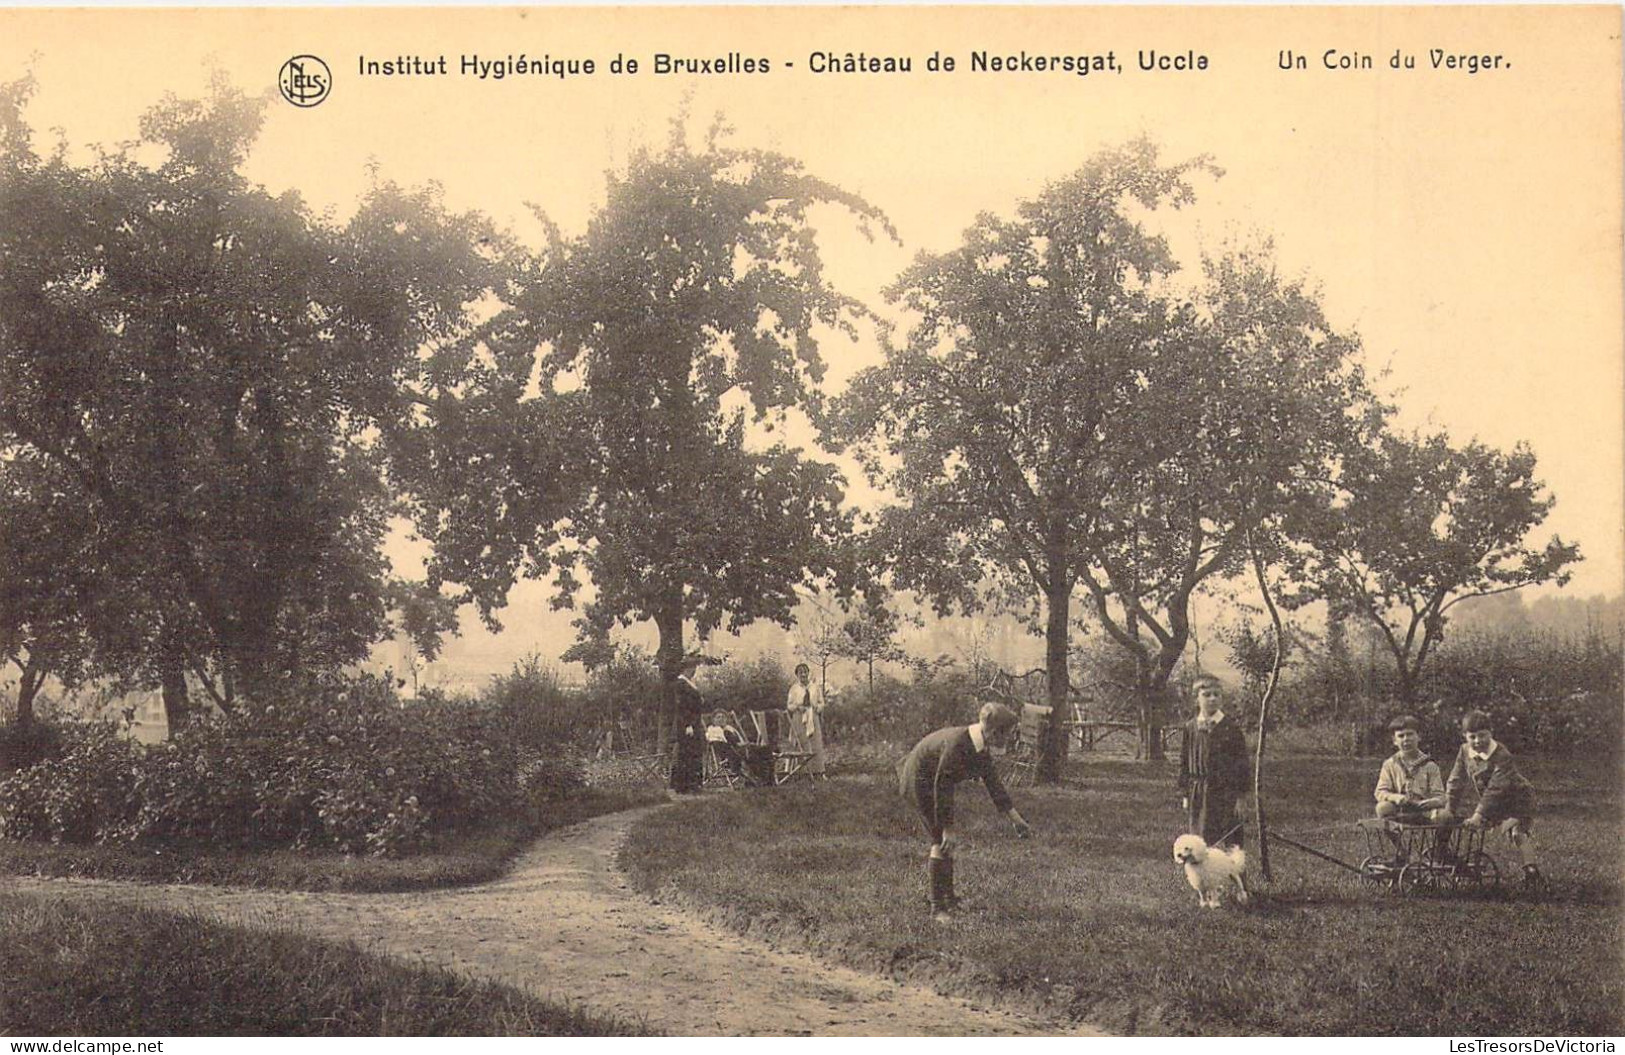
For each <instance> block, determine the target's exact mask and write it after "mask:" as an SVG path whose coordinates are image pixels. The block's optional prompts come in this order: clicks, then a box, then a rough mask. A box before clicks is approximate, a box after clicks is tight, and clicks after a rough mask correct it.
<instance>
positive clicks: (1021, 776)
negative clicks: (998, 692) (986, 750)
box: [998, 703, 1052, 788]
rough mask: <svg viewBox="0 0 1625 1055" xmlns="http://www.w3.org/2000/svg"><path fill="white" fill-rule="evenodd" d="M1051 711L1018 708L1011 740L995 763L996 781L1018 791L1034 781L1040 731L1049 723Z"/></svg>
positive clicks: (1032, 705)
mask: <svg viewBox="0 0 1625 1055" xmlns="http://www.w3.org/2000/svg"><path fill="white" fill-rule="evenodd" d="M1051 710H1052V708H1049V707H1041V706H1039V705H1038V704H1036V703H1024V704H1022V705H1021V714H1020V716H1019V719H1018V721H1017V724H1016V735H1015V738H1014V740H1012V741H1011V744H1010V749H1009V750H1008V751H1007V752H1005V755H1004V757H1003V758H1001V759H1000V760H999V762H998V770H999V778H1000V779H1001V780H1003V781H1004V783H1005V785H1006V786H1008V787H1012V788H1019V787H1022V786H1024V785H1030V784H1033V783H1034V782H1035V781H1036V780H1037V779H1038V754H1039V745H1040V744H1041V743H1042V742H1043V740H1042V737H1043V735H1044V728H1045V726H1047V725H1048V724H1049V716H1050V711H1051Z"/></svg>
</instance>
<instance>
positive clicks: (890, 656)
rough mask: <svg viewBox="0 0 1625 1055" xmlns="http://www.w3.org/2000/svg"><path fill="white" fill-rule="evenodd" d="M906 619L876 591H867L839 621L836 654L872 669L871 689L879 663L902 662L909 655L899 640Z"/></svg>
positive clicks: (873, 686)
mask: <svg viewBox="0 0 1625 1055" xmlns="http://www.w3.org/2000/svg"><path fill="white" fill-rule="evenodd" d="M902 628H903V620H902V618H901V617H900V616H898V614H897V613H896V612H895V611H893V610H892V609H891V608H890V607H888V606H887V604H886V603H885V601H884V600H883V599H881V598H879V597H877V596H875V595H874V594H872V593H871V594H867V595H866V596H865V597H864V599H863V602H862V603H861V604H859V605H857V606H856V608H855V609H854V610H853V611H852V612H851V613H850V614H849V615H847V617H846V618H845V619H843V620H841V623H840V633H839V634H838V635H837V637H836V639H835V643H834V649H835V654H836V655H838V656H845V657H847V658H849V659H852V660H854V661H856V662H858V663H861V664H863V665H864V667H865V668H866V669H867V670H868V673H869V691H870V692H874V688H875V664H876V663H901V662H903V661H904V660H906V659H907V658H908V653H907V652H905V651H904V650H903V648H902V646H900V645H899V644H898V643H897V634H898V632H899V631H900V630H902Z"/></svg>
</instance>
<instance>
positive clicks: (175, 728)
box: [158, 646, 192, 736]
mask: <svg viewBox="0 0 1625 1055" xmlns="http://www.w3.org/2000/svg"><path fill="white" fill-rule="evenodd" d="M158 664H159V670H158V677H159V681H160V683H161V684H162V686H163V694H164V723H165V724H166V725H167V726H169V735H170V736H174V735H175V734H176V733H178V732H180V731H181V730H182V729H185V728H186V725H187V723H188V722H189V721H190V720H191V717H192V707H191V701H190V700H189V699H187V693H186V665H185V664H184V663H183V662H182V661H181V657H180V655H179V653H178V652H177V651H175V649H174V648H173V647H172V646H170V647H166V648H165V649H164V653H163V655H162V656H160V657H159V660H158Z"/></svg>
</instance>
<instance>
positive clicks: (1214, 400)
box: [1080, 245, 1386, 758]
mask: <svg viewBox="0 0 1625 1055" xmlns="http://www.w3.org/2000/svg"><path fill="white" fill-rule="evenodd" d="M1192 307H1193V313H1192V315H1191V317H1190V318H1189V319H1188V320H1187V323H1186V325H1185V326H1183V327H1182V329H1181V331H1180V332H1179V333H1178V334H1177V335H1176V336H1175V337H1174V339H1171V340H1169V341H1167V342H1166V343H1165V344H1164V345H1163V346H1162V347H1160V348H1159V349H1158V350H1157V353H1158V354H1157V355H1156V356H1155V357H1154V359H1153V361H1152V362H1151V363H1150V364H1149V365H1148V368H1147V369H1146V370H1145V372H1144V373H1143V375H1142V377H1143V381H1142V384H1141V387H1140V390H1139V392H1138V393H1137V395H1136V407H1135V412H1134V413H1132V414H1128V415H1125V416H1124V417H1123V419H1122V422H1121V427H1122V429H1123V433H1122V436H1121V437H1120V442H1125V443H1127V444H1129V445H1131V446H1133V447H1134V448H1135V449H1137V450H1141V451H1145V452H1148V453H1150V454H1151V455H1152V456H1151V457H1149V458H1146V459H1144V460H1142V461H1140V462H1139V463H1137V464H1134V465H1132V466H1131V467H1129V468H1128V469H1127V470H1126V471H1125V472H1124V473H1123V474H1122V475H1121V476H1120V477H1119V479H1118V486H1116V487H1114V488H1111V489H1110V490H1108V491H1105V492H1104V493H1103V494H1102V496H1101V507H1100V509H1099V511H1098V516H1097V524H1096V529H1095V530H1094V531H1092V532H1091V533H1090V534H1089V535H1088V536H1086V538H1085V539H1084V540H1083V548H1084V550H1085V554H1084V558H1083V561H1082V563H1083V570H1082V572H1081V574H1080V580H1081V582H1082V584H1083V586H1084V588H1085V590H1086V591H1087V592H1088V594H1089V596H1090V598H1091V599H1092V600H1093V602H1094V611H1095V614H1096V615H1097V616H1098V618H1099V621H1100V623H1101V625H1102V626H1103V627H1104V628H1105V630H1106V632H1107V634H1108V636H1109V637H1110V638H1111V639H1112V640H1113V641H1115V642H1117V643H1118V644H1119V645H1121V646H1122V647H1124V648H1125V649H1127V650H1128V651H1129V653H1130V654H1131V656H1132V657H1133V659H1134V662H1135V668H1136V682H1137V695H1138V696H1139V699H1140V701H1141V715H1142V722H1143V723H1144V724H1145V725H1146V726H1147V736H1148V742H1149V743H1150V745H1151V750H1152V757H1153V758H1160V757H1161V748H1162V736H1161V726H1162V722H1163V720H1164V714H1163V712H1162V702H1163V701H1164V700H1165V699H1166V698H1167V695H1168V693H1167V688H1168V683H1169V679H1170V677H1171V675H1172V674H1173V671H1174V668H1175V666H1176V665H1177V663H1178V662H1179V660H1180V657H1181V656H1183V655H1184V652H1185V648H1186V646H1187V645H1188V644H1189V642H1190V636H1191V615H1190V613H1191V603H1192V598H1193V597H1194V596H1195V594H1196V591H1197V590H1198V588H1199V587H1201V586H1202V584H1203V583H1205V582H1209V581H1211V580H1214V579H1216V578H1226V577H1230V576H1233V575H1236V574H1239V573H1242V572H1244V571H1246V570H1247V568H1248V540H1249V539H1257V540H1259V544H1260V546H1261V547H1262V548H1263V551H1264V552H1266V553H1268V554H1271V555H1274V554H1277V553H1280V552H1282V551H1283V546H1282V545H1281V543H1280V541H1279V540H1280V539H1281V538H1282V536H1283V533H1284V532H1288V531H1290V530H1293V525H1294V524H1296V523H1297V522H1298V521H1299V520H1301V519H1302V517H1303V516H1305V515H1307V514H1306V512H1305V511H1307V510H1313V509H1315V508H1318V507H1319V505H1320V503H1322V502H1323V501H1324V495H1325V493H1326V486H1327V480H1328V479H1329V478H1330V475H1331V474H1332V472H1333V471H1334V468H1335V466H1336V465H1337V464H1338V463H1339V461H1340V459H1341V457H1342V455H1343V452H1345V451H1347V450H1348V449H1350V448H1351V447H1353V446H1356V445H1357V444H1358V442H1359V440H1360V437H1361V436H1363V435H1366V434H1367V433H1368V432H1369V431H1370V430H1371V429H1373V428H1375V427H1377V425H1378V424H1379V423H1380V422H1381V421H1382V419H1383V415H1384V414H1385V412H1386V408H1384V407H1383V406H1381V405H1380V404H1379V403H1378V402H1377V401H1376V400H1375V399H1374V398H1373V397H1372V396H1371V394H1370V393H1369V391H1368V389H1367V387H1366V384H1365V379H1364V375H1363V373H1362V371H1361V370H1360V368H1359V366H1358V364H1357V362H1356V361H1355V359H1354V353H1355V351H1356V349H1357V347H1358V345H1357V342H1356V341H1355V340H1354V339H1353V338H1352V337H1349V336H1345V335H1343V334H1339V333H1338V332H1336V331H1335V330H1334V329H1333V328H1332V327H1331V326H1330V324H1329V323H1328V322H1327V320H1326V318H1325V316H1324V314H1323V312H1322V310H1321V307H1320V304H1319V300H1318V298H1317V297H1316V296H1315V294H1314V293H1313V292H1312V291H1311V290H1310V289H1308V288H1307V287H1306V286H1305V284H1304V283H1303V282H1302V281H1292V280H1287V279H1284V278H1283V277H1282V276H1280V275H1279V274H1278V272H1277V271H1276V269H1275V268H1274V266H1273V264H1272V262H1271V253H1270V250H1269V247H1268V246H1267V245H1266V246H1264V247H1262V248H1260V249H1257V250H1244V251H1239V252H1235V253H1232V254H1229V255H1226V256H1223V257H1220V258H1217V259H1211V260H1208V261H1206V262H1205V267H1204V276H1203V281H1202V284H1201V286H1200V288H1199V289H1198V290H1197V293H1196V296H1195V299H1194V301H1193V303H1192Z"/></svg>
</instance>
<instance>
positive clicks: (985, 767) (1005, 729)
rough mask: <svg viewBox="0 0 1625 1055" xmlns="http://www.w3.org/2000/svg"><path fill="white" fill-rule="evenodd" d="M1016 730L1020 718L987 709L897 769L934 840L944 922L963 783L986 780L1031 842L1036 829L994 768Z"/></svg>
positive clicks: (934, 904)
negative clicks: (996, 754)
mask: <svg viewBox="0 0 1625 1055" xmlns="http://www.w3.org/2000/svg"><path fill="white" fill-rule="evenodd" d="M1015 727H1016V716H1015V714H1014V713H1013V712H1012V711H1011V710H1010V709H1009V708H1007V707H1003V706H1001V705H999V704H997V703H989V704H984V705H983V707H982V710H981V713H980V714H979V715H978V717H977V722H976V724H975V725H971V726H952V727H950V728H947V729H938V730H937V731H936V732H934V733H932V734H931V735H929V736H927V737H926V738H925V739H923V740H921V741H920V742H919V743H917V744H915V745H914V750H912V751H910V752H909V753H908V757H907V758H904V759H903V761H902V762H900V763H899V764H898V766H897V786H898V790H899V791H900V792H901V793H902V795H903V797H904V798H906V799H908V800H909V801H911V802H913V803H914V807H915V808H916V809H917V810H919V812H920V820H921V821H923V822H924V823H925V830H926V831H927V832H928V833H929V834H930V836H931V856H930V859H929V861H928V868H929V873H928V874H929V876H930V881H931V914H932V917H933V918H934V919H935V920H936V921H937V922H939V923H946V922H948V921H949V920H950V919H951V917H950V916H949V915H948V913H949V912H950V911H952V910H953V908H954V904H955V898H954V856H953V853H954V846H955V844H956V839H955V836H954V787H955V785H957V784H958V783H959V782H960V781H962V780H973V779H977V778H980V779H981V781H982V783H984V784H985V785H986V786H987V793H988V795H989V796H991V797H992V799H993V805H994V806H995V807H997V808H998V810H999V812H1000V813H1003V814H1004V815H1005V816H1006V817H1008V818H1009V819H1010V821H1011V823H1013V824H1014V825H1015V827H1016V834H1017V835H1019V836H1020V837H1021V838H1023V839H1025V838H1026V837H1027V836H1028V835H1030V834H1031V833H1032V828H1031V827H1030V826H1029V825H1028V824H1027V822H1026V821H1025V820H1024V819H1022V816H1021V814H1020V813H1018V812H1017V811H1016V808H1015V806H1014V805H1012V804H1011V802H1010V793H1009V792H1007V791H1005V790H1004V784H1003V783H1002V782H1001V781H1000V780H999V774H998V773H997V772H995V771H994V768H993V754H992V752H991V751H989V750H988V748H989V747H1003V746H1004V744H1005V742H1006V740H1008V739H1009V736H1010V733H1011V732H1012V731H1013V730H1014V729H1015Z"/></svg>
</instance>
